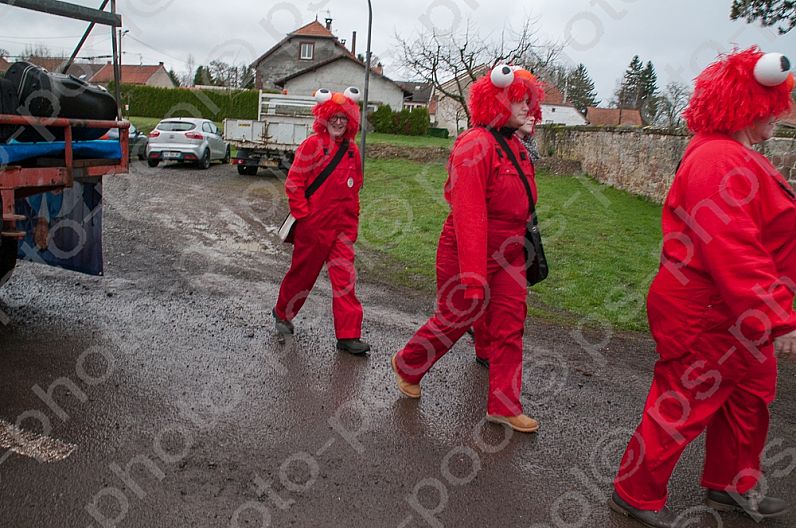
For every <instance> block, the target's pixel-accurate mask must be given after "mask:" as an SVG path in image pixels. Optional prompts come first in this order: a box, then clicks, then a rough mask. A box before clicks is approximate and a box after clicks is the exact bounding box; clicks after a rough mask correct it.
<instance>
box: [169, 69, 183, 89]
mask: <svg viewBox="0 0 796 528" xmlns="http://www.w3.org/2000/svg"><path fill="white" fill-rule="evenodd" d="M169 77H171V81H172V82H173V83H174V86H178V87H179V86H180V85H181V83H180V77H179V76H178V75H177V72H175V71H174V70H173V69H171V70H169Z"/></svg>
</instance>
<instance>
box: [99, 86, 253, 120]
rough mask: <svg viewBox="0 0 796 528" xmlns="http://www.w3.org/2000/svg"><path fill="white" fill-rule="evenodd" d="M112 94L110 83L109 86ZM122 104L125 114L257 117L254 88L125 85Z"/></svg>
mask: <svg viewBox="0 0 796 528" xmlns="http://www.w3.org/2000/svg"><path fill="white" fill-rule="evenodd" d="M109 90H110V91H111V93H113V86H111V87H109ZM121 94H122V105H128V106H129V109H128V110H127V112H126V113H127V114H128V115H134V116H140V117H157V118H163V117H204V118H207V119H212V120H213V121H223V120H224V118H227V117H230V118H238V119H257V106H258V104H259V100H260V95H259V92H258V91H257V90H232V91H216V90H189V89H187V88H154V87H152V86H134V85H127V84H124V85H122V87H121Z"/></svg>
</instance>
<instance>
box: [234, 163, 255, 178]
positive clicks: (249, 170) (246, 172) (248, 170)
mask: <svg viewBox="0 0 796 528" xmlns="http://www.w3.org/2000/svg"><path fill="white" fill-rule="evenodd" d="M238 174H240V175H241V176H257V165H238Z"/></svg>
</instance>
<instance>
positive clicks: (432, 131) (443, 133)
mask: <svg viewBox="0 0 796 528" xmlns="http://www.w3.org/2000/svg"><path fill="white" fill-rule="evenodd" d="M426 135H427V136H431V137H438V138H448V136H450V132H448V129H447V128H432V127H429V129H428V131H426Z"/></svg>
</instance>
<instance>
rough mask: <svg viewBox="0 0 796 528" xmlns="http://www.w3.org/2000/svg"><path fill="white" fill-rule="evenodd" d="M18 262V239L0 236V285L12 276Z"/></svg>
mask: <svg viewBox="0 0 796 528" xmlns="http://www.w3.org/2000/svg"><path fill="white" fill-rule="evenodd" d="M16 264H17V239H16V238H10V237H0V286H2V285H3V284H5V283H6V282H7V281H8V279H10V278H11V272H12V271H14V266H16Z"/></svg>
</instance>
